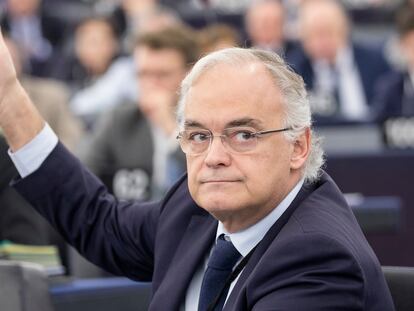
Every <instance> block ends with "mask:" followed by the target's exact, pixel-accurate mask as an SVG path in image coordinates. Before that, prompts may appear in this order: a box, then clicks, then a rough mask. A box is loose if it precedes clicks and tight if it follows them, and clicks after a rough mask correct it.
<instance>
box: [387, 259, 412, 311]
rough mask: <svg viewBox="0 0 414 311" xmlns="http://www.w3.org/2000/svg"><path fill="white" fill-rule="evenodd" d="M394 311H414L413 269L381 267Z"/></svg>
mask: <svg viewBox="0 0 414 311" xmlns="http://www.w3.org/2000/svg"><path fill="white" fill-rule="evenodd" d="M382 270H383V272H384V275H385V279H386V280H387V283H388V287H389V289H390V292H391V296H392V299H393V300H394V305H395V310H396V311H412V310H414V267H382Z"/></svg>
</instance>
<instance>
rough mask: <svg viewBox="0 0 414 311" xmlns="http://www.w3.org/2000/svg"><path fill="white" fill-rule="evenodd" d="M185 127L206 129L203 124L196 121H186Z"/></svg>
mask: <svg viewBox="0 0 414 311" xmlns="http://www.w3.org/2000/svg"><path fill="white" fill-rule="evenodd" d="M184 127H200V128H205V126H204V125H203V124H201V123H200V122H197V121H195V120H191V119H190V120H185V121H184Z"/></svg>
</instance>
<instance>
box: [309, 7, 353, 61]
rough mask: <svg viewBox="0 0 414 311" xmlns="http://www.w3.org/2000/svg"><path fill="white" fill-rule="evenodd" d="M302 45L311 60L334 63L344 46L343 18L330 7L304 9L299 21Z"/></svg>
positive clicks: (345, 26)
mask: <svg viewBox="0 0 414 311" xmlns="http://www.w3.org/2000/svg"><path fill="white" fill-rule="evenodd" d="M301 26H302V27H301V36H302V44H303V46H304V48H305V50H306V52H307V53H308V54H309V56H310V57H311V58H312V59H313V60H325V61H328V62H330V63H334V62H335V59H336V57H337V54H338V52H339V51H340V50H341V49H342V48H343V47H344V46H345V45H346V43H347V40H348V30H347V24H346V20H345V17H344V16H343V15H342V14H341V12H340V11H339V10H338V9H337V8H335V7H332V6H330V5H327V6H325V5H323V4H320V5H314V6H313V7H310V8H307V9H305V12H304V13H303V14H302V19H301Z"/></svg>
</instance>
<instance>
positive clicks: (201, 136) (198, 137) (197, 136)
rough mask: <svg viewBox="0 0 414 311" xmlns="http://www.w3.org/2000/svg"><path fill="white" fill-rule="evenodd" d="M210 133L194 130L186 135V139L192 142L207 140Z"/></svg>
mask: <svg viewBox="0 0 414 311" xmlns="http://www.w3.org/2000/svg"><path fill="white" fill-rule="evenodd" d="M209 137H210V135H208V134H206V133H200V132H194V133H190V134H189V135H188V140H189V141H191V142H194V143H203V142H205V141H208V140H209Z"/></svg>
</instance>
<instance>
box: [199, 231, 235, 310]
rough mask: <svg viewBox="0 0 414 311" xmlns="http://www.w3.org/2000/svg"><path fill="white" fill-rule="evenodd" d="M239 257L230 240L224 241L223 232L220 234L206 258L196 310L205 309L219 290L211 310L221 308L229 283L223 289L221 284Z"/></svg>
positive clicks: (224, 281)
mask: <svg viewBox="0 0 414 311" xmlns="http://www.w3.org/2000/svg"><path fill="white" fill-rule="evenodd" d="M240 257H241V255H240V253H239V252H238V251H237V249H236V248H235V247H234V245H233V244H232V243H231V242H230V241H226V240H225V239H224V235H223V234H222V235H220V236H219V238H218V239H217V243H216V245H215V246H214V248H213V252H212V254H211V256H210V258H209V260H208V264H207V269H206V272H205V273H204V277H203V283H202V285H201V291H200V300H199V303H198V311H206V310H207V308H208V306H209V305H210V304H211V303H212V302H213V301H214V300H215V298H216V297H217V295H218V294H219V293H220V292H221V291H222V292H221V297H220V300H219V301H218V302H217V304H216V306H215V308H214V309H213V310H214V311H218V310H222V309H223V306H224V302H225V300H226V297H227V293H228V291H229V287H230V284H228V285H227V286H226V288H224V289H223V286H224V285H225V283H226V280H227V278H228V277H229V276H230V274H231V272H232V271H233V268H234V265H235V264H236V263H237V261H238V260H239V259H240Z"/></svg>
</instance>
